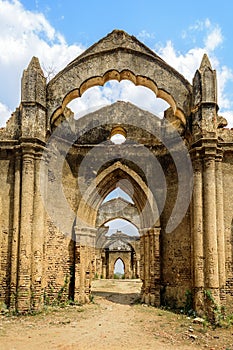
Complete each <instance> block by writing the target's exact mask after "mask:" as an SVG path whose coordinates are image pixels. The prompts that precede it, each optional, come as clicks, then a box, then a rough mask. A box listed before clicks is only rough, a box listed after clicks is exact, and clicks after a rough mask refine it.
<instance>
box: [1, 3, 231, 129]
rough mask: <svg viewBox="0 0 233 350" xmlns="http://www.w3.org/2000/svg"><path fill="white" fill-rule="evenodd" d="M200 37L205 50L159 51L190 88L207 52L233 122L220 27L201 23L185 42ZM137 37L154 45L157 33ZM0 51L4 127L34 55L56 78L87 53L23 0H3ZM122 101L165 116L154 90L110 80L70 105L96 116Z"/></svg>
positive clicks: (170, 46)
mask: <svg viewBox="0 0 233 350" xmlns="http://www.w3.org/2000/svg"><path fill="white" fill-rule="evenodd" d="M197 33H199V34H200V33H201V34H202V45H195V47H194V48H192V49H190V50H188V51H187V52H183V53H181V52H179V51H177V50H176V49H175V47H174V45H173V43H172V42H171V41H168V42H167V43H166V44H165V45H161V44H160V46H159V47H158V46H157V47H156V51H157V53H158V54H159V55H160V56H161V57H162V58H163V59H164V60H165V61H166V62H167V63H168V64H170V65H171V66H173V67H174V68H175V69H176V70H177V71H179V72H180V73H181V74H183V75H184V77H185V78H186V79H188V80H189V81H190V83H192V78H193V76H194V74H195V71H196V69H198V68H199V66H200V62H201V59H202V57H203V54H204V53H207V54H208V55H209V58H210V61H211V63H212V66H213V68H214V69H216V70H217V74H218V96H219V106H220V108H222V111H223V112H224V113H225V112H227V113H228V115H230V119H231V118H232V120H233V114H232V112H231V111H232V110H233V102H232V101H231V100H230V98H229V94H227V93H226V86H227V85H228V84H229V82H232V81H233V72H232V71H231V70H230V69H229V68H228V67H226V66H221V65H220V62H219V60H218V58H217V56H216V55H215V50H216V49H217V48H218V47H219V46H220V45H221V44H222V42H223V40H224V38H223V35H222V32H221V28H220V27H219V26H218V25H213V24H212V23H211V21H210V20H209V19H206V20H204V21H197V22H196V23H195V24H194V25H193V26H190V27H189V28H188V30H187V31H185V32H184V33H183V37H185V38H186V40H187V38H188V37H189V36H193V38H194V40H193V42H195V40H196V39H195V34H197ZM138 38H139V39H140V40H152V39H154V34H153V33H148V32H147V31H146V30H143V31H141V33H139V35H138ZM0 47H1V51H0V79H1V81H3V82H4V84H0V125H4V123H5V121H6V120H7V119H8V118H9V117H10V114H11V111H13V110H14V109H15V108H16V107H17V106H18V105H19V102H20V83H21V76H22V73H23V70H24V69H25V68H26V67H27V66H28V64H29V62H30V60H31V57H32V56H37V57H38V58H39V60H40V63H41V66H42V69H44V71H45V74H49V73H51V72H52V73H53V74H55V73H57V72H58V71H60V70H61V69H62V68H63V67H64V66H65V65H66V64H67V63H68V62H70V61H71V60H73V59H74V58H75V57H77V56H78V55H79V54H80V53H81V52H82V51H83V49H84V47H83V46H82V45H81V44H80V45H76V44H74V45H68V44H67V42H66V40H65V38H64V37H63V36H62V35H61V33H59V32H57V31H56V30H55V29H54V28H53V27H52V26H51V24H50V23H49V22H48V21H47V19H46V18H45V16H44V15H43V14H42V13H33V12H31V11H28V10H26V9H25V8H24V7H23V6H22V4H21V3H20V1H19V0H13V1H6V0H5V1H3V0H0ZM117 100H124V101H130V102H132V103H134V104H136V105H138V106H139V107H141V108H143V109H147V110H149V111H151V112H153V113H155V114H157V115H160V116H162V114H163V111H164V109H166V108H167V106H168V105H167V104H166V102H164V101H163V100H160V99H155V96H154V93H153V92H152V91H150V90H148V89H146V88H144V87H136V86H135V85H134V84H132V83H131V82H129V81H122V82H121V83H118V82H117V81H110V82H108V83H107V84H105V85H104V86H103V87H99V86H96V87H94V88H92V89H89V90H88V91H87V92H86V93H84V94H83V96H82V98H80V99H77V100H76V101H75V102H72V103H71V104H70V106H72V109H74V111H75V112H78V117H80V116H81V115H82V114H85V112H86V111H93V110H94V109H97V108H100V107H102V106H104V105H106V104H110V103H113V102H115V101H117ZM93 101H94V103H93ZM222 114H223V113H222ZM228 119H229V118H228Z"/></svg>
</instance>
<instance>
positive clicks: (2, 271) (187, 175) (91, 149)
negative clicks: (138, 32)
mask: <svg viewBox="0 0 233 350" xmlns="http://www.w3.org/2000/svg"><path fill="white" fill-rule="evenodd" d="M112 79H115V80H118V81H121V80H123V79H128V80H130V81H132V82H133V83H134V84H135V85H142V86H145V87H147V88H149V89H151V90H152V91H153V92H154V93H155V97H156V96H157V97H160V98H162V99H164V100H165V101H166V102H167V103H168V104H169V105H170V108H169V109H167V110H166V111H165V113H164V118H163V119H159V118H157V117H156V116H154V115H153V114H151V113H149V112H147V111H144V110H142V109H140V108H138V107H136V106H135V105H132V104H131V103H125V102H116V103H114V104H112V105H110V106H106V107H103V108H101V109H99V110H98V111H96V112H93V113H89V114H87V115H86V116H85V117H83V118H81V119H78V120H75V119H74V115H73V113H72V111H71V110H69V109H68V108H67V107H66V106H67V104H68V103H69V102H70V101H71V100H72V99H74V98H78V97H80V96H81V95H82V94H83V93H84V92H85V91H86V90H87V89H88V88H90V87H92V86H96V85H104V84H105V83H106V82H108V81H109V80H112ZM226 124H227V123H226V120H225V119H224V118H222V117H221V116H219V115H218V104H217V88H216V73H215V71H214V70H213V69H212V67H211V64H210V62H209V59H208V57H207V56H206V55H204V57H203V60H202V62H201V64H200V67H199V68H198V67H197V71H196V73H195V76H194V78H193V82H192V84H190V83H189V82H188V81H187V80H186V79H185V78H184V77H183V76H182V75H181V74H179V73H178V72H177V71H176V70H174V69H173V68H172V67H171V66H169V65H168V64H167V63H166V62H164V61H163V60H162V59H161V58H160V57H159V56H157V55H156V54H155V53H154V52H153V51H151V50H150V49H149V48H147V47H146V46H145V45H144V44H142V43H141V42H139V41H138V40H137V39H136V38H135V37H133V36H129V35H128V34H126V33H125V32H123V31H118V30H115V31H113V32H112V33H110V34H109V35H107V36H106V37H105V38H103V39H101V40H100V41H99V42H98V43H96V44H95V45H93V46H92V47H90V48H89V49H88V50H86V51H85V52H84V53H82V54H81V55H80V56H79V57H77V58H76V59H75V60H74V61H72V62H71V63H70V64H68V66H67V67H66V68H65V69H63V70H62V71H61V72H60V73H58V74H57V75H56V76H55V77H54V78H53V79H52V80H51V81H50V82H48V83H47V82H46V78H45V77H44V74H43V71H42V70H41V68H40V64H39V61H38V59H37V58H33V59H32V60H31V62H30V64H29V66H28V68H27V69H26V70H25V71H24V72H23V76H22V93H21V103H20V106H19V107H18V108H17V109H16V111H15V112H14V113H13V114H12V116H11V117H10V119H9V121H8V122H7V126H6V127H5V128H2V129H1V130H0V175H1V186H0V212H1V220H0V301H3V302H4V303H5V304H6V305H7V306H8V307H9V308H10V309H13V310H15V309H16V310H18V311H21V312H24V311H28V310H32V309H33V310H38V309H40V308H41V307H43V305H44V304H45V303H50V302H52V301H53V300H67V299H73V300H75V301H78V302H85V301H88V300H89V295H90V293H91V280H92V279H93V278H94V276H95V274H96V272H97V271H98V268H99V263H98V259H99V258H100V256H101V254H102V253H103V242H104V241H105V238H103V236H101V232H102V231H101V226H103V224H104V223H105V222H106V220H110V219H114V218H117V217H118V218H126V219H127V220H129V221H131V222H132V223H133V224H135V226H136V227H137V228H138V230H139V233H140V239H139V241H138V244H139V247H140V249H139V250H140V252H139V256H140V258H139V262H138V263H137V264H138V265H139V269H140V273H139V276H140V278H141V280H142V282H143V285H142V292H141V298H142V301H143V302H145V303H148V304H151V305H155V306H159V305H161V304H163V305H164V304H165V305H170V306H182V305H184V303H185V298H186V297H185V295H186V292H187V291H190V293H192V296H193V308H194V309H195V310H196V311H197V312H199V313H202V312H203V311H205V310H207V311H208V308H209V301H208V300H207V297H206V295H207V294H206V291H207V290H208V291H210V292H211V293H212V296H213V297H214V300H215V302H216V303H217V304H218V305H230V304H231V300H232V296H233V266H232V263H233V197H232V189H233V131H232V130H229V129H227V128H225V127H226ZM119 127H120V128H122V130H124V134H125V135H126V141H125V142H124V143H123V144H120V145H116V144H113V143H112V142H111V135H112V134H113V133H115V132H116V128H118V129H119ZM114 130H115V131H114ZM122 132H123V131H122ZM129 183H130V184H131V186H128V185H127V184H129ZM116 186H119V187H120V188H122V190H124V191H125V192H126V193H127V194H129V195H130V196H131V198H132V200H133V203H134V204H133V205H132V204H130V203H124V205H123V206H122V202H121V201H116V202H115V204H112V205H111V206H107V208H104V206H106V205H105V204H104V203H103V200H104V198H106V196H107V195H108V194H109V193H110V192H111V191H112V190H114V188H116ZM132 189H133V191H132Z"/></svg>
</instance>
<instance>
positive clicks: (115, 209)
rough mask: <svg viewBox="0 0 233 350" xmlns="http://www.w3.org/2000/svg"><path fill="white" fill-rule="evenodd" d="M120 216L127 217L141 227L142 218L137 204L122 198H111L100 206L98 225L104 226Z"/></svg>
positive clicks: (121, 217)
mask: <svg viewBox="0 0 233 350" xmlns="http://www.w3.org/2000/svg"><path fill="white" fill-rule="evenodd" d="M118 218H120V219H125V220H127V221H129V222H130V223H132V224H133V225H134V226H136V227H137V228H138V229H140V218H139V212H138V209H137V207H136V205H135V204H133V203H129V202H127V201H125V200H124V199H122V198H114V199H111V200H110V201H108V202H105V203H103V204H102V205H101V206H100V207H99V210H98V213H97V218H96V227H100V226H103V225H104V224H106V223H107V222H108V221H110V220H114V219H118Z"/></svg>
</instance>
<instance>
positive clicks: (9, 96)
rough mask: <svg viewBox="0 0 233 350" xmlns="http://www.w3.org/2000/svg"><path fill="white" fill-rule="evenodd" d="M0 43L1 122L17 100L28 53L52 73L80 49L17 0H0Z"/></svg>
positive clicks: (2, 123)
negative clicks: (68, 42)
mask: <svg viewBox="0 0 233 350" xmlns="http://www.w3.org/2000/svg"><path fill="white" fill-rule="evenodd" d="M0 47H1V51H0V79H1V81H3V82H4V84H0V101H1V102H2V104H4V105H6V106H7V107H6V108H5V110H4V109H3V108H2V109H1V115H0V124H1V125H4V122H5V120H6V119H8V118H9V116H10V115H9V114H10V113H9V112H10V110H14V109H15V108H16V107H17V106H18V104H19V102H20V80H21V76H22V73H23V70H24V69H25V68H26V67H27V66H28V64H29V62H30V60H31V58H32V56H37V57H38V58H39V60H40V63H41V66H42V68H45V70H46V69H48V70H51V69H52V70H53V71H54V73H56V72H58V71H59V70H60V69H62V68H63V67H64V66H65V65H66V64H67V63H69V62H70V61H71V60H73V59H74V58H75V57H76V56H78V55H79V54H80V53H81V52H82V51H83V49H84V48H83V47H82V45H70V46H69V45H68V44H67V43H66V41H65V39H64V37H63V36H62V35H61V34H60V33H59V32H57V31H56V30H55V29H54V28H53V27H52V26H51V25H50V23H49V22H48V21H47V19H46V18H45V16H44V15H43V14H41V13H33V12H31V11H27V10H25V9H24V7H23V6H22V4H21V3H20V2H19V1H18V0H13V1H2V0H0ZM45 74H46V72H45ZM6 114H7V115H6Z"/></svg>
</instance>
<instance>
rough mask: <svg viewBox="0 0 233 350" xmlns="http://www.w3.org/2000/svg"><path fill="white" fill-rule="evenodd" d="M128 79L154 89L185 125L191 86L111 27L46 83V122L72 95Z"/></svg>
mask: <svg viewBox="0 0 233 350" xmlns="http://www.w3.org/2000/svg"><path fill="white" fill-rule="evenodd" d="M112 79H115V80H118V81H121V80H123V79H127V80H131V81H132V82H133V83H134V84H135V85H142V86H145V87H148V88H149V89H151V90H152V91H154V93H155V95H156V96H157V97H160V98H162V99H164V100H165V101H166V102H168V103H169V104H170V106H171V107H172V109H173V112H174V114H175V115H176V117H177V118H178V119H180V120H181V121H182V123H183V124H184V125H185V124H186V117H187V116H189V115H190V109H191V96H192V91H191V85H190V84H189V82H188V81H187V80H186V79H185V78H184V77H183V76H182V75H181V74H180V73H178V72H177V71H176V70H175V69H174V68H172V67H171V66H169V65H168V64H167V63H166V62H164V61H163V60H162V59H161V58H160V57H159V56H157V55H156V54H155V53H154V52H153V51H152V50H150V49H149V48H147V47H146V46H145V45H144V44H142V43H141V42H140V41H138V40H137V39H136V38H135V37H133V36H130V35H128V34H127V33H125V32H124V31H121V30H114V31H113V32H112V33H110V34H108V35H107V36H106V37H105V38H103V39H101V40H100V41H99V42H98V43H96V44H94V45H93V46H91V47H90V48H89V49H88V50H86V51H85V52H84V53H83V54H81V55H80V56H78V57H77V58H76V59H75V60H74V61H72V62H71V63H70V64H68V65H67V66H66V68H64V69H63V70H62V71H61V72H60V73H58V74H57V75H56V76H55V77H54V78H53V79H52V80H51V81H50V82H49V84H48V86H47V107H48V122H49V123H50V125H51V124H53V122H55V120H56V119H57V118H58V116H59V115H60V114H61V113H62V112H63V111H64V109H65V107H66V105H67V104H68V103H69V102H70V101H71V100H73V99H74V98H77V97H80V96H82V94H83V92H84V91H86V90H87V89H88V88H90V87H92V86H95V85H104V84H105V83H106V82H107V81H109V80H112Z"/></svg>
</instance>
